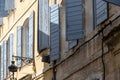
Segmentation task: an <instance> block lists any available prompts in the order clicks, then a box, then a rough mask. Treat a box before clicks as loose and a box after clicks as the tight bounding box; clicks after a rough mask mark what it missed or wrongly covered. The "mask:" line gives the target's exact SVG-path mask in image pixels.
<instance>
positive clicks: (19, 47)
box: [17, 26, 22, 67]
mask: <svg viewBox="0 0 120 80" xmlns="http://www.w3.org/2000/svg"><path fill="white" fill-rule="evenodd" d="M21 55H22V27H21V26H18V27H17V56H19V57H21ZM17 66H18V67H21V60H20V59H18V60H17Z"/></svg>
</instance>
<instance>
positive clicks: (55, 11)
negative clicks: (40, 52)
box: [50, 4, 60, 61]
mask: <svg viewBox="0 0 120 80" xmlns="http://www.w3.org/2000/svg"><path fill="white" fill-rule="evenodd" d="M50 9H51V10H50V18H51V19H50V60H51V61H54V60H57V59H58V58H59V57H60V28H59V6H58V5H57V4H55V5H53V6H51V8H50Z"/></svg>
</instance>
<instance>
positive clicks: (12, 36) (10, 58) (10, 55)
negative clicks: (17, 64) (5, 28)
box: [9, 34, 14, 64]
mask: <svg viewBox="0 0 120 80" xmlns="http://www.w3.org/2000/svg"><path fill="white" fill-rule="evenodd" d="M13 42H14V35H13V34H10V43H9V44H10V45H9V46H10V54H9V64H11V61H12V55H14V53H13V49H14V48H13Z"/></svg>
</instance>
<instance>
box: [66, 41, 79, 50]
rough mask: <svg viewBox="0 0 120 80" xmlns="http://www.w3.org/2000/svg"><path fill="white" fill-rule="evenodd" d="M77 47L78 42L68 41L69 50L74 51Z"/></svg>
mask: <svg viewBox="0 0 120 80" xmlns="http://www.w3.org/2000/svg"><path fill="white" fill-rule="evenodd" d="M76 45H77V40H72V41H68V49H72V48H73V47H75V46H76Z"/></svg>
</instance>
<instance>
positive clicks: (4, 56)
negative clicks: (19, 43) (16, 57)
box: [3, 41, 7, 78]
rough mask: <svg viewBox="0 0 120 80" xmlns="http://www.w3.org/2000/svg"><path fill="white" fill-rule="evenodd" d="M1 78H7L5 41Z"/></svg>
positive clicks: (4, 43) (5, 43)
mask: <svg viewBox="0 0 120 80" xmlns="http://www.w3.org/2000/svg"><path fill="white" fill-rule="evenodd" d="M3 58H4V59H3V67H4V68H3V69H4V71H3V75H4V76H3V78H6V77H7V41H3Z"/></svg>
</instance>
